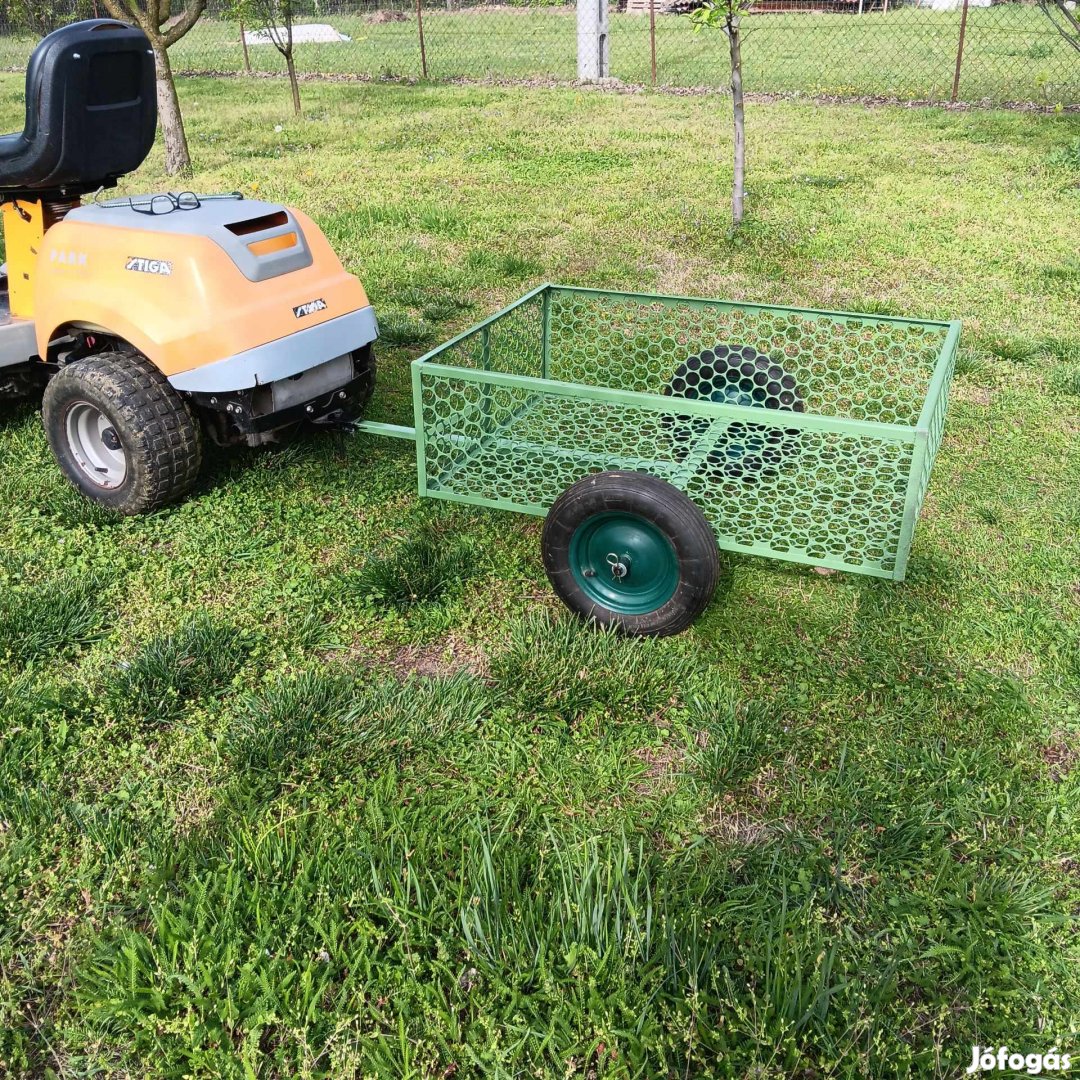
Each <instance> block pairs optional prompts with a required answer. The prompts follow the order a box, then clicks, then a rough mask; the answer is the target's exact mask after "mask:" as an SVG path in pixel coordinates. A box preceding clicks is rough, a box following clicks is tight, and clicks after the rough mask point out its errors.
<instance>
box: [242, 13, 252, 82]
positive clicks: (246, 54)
mask: <svg viewBox="0 0 1080 1080" xmlns="http://www.w3.org/2000/svg"><path fill="white" fill-rule="evenodd" d="M240 47H241V48H242V49H243V50H244V74H245V75H250V74H251V53H249V52H248V43H247V35H246V34H245V33H244V24H243V23H241V24H240Z"/></svg>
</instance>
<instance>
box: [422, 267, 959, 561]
mask: <svg viewBox="0 0 1080 1080" xmlns="http://www.w3.org/2000/svg"><path fill="white" fill-rule="evenodd" d="M957 333H958V327H956V326H954V325H953V324H948V323H926V322H912V321H907V320H902V319H894V318H889V317H884V316H871V315H847V314H832V313H823V312H810V311H797V310H793V309H782V308H775V307H759V306H752V305H738V304H727V303H722V302H718V301H700V300H686V299H679V298H664V297H650V296H633V295H626V294H617V293H604V292H596V291H592V290H579V289H567V288H561V287H557V286H547V287H544V288H543V289H540V290H537V291H536V292H534V293H533V294H530V295H529V296H528V297H526V298H524V299H523V300H522V301H520V302H519V303H518V304H516V305H512V306H511V307H510V308H509V309H507V310H506V311H505V312H502V313H500V314H499V315H498V316H495V317H493V318H492V319H490V320H488V321H487V322H485V323H482V324H480V325H479V326H478V327H476V328H475V329H473V330H472V331H469V332H468V333H466V334H465V335H462V337H460V338H458V339H456V340H455V341H453V342H450V343H449V344H448V345H446V346H443V347H442V348H440V349H438V350H435V352H433V353H431V354H429V355H428V356H426V357H424V358H422V359H421V360H419V361H417V362H416V375H417V378H418V382H419V394H418V416H417V427H418V431H419V432H420V439H419V443H418V445H419V452H420V458H421V488H422V490H423V491H424V493H425V494H428V495H433V496H435V497H439V498H447V499H456V500H460V501H465V502H473V503H479V504H482V505H487V506H496V507H501V508H505V509H516V510H523V511H526V512H531V513H540V514H542V513H544V512H545V511H546V510H547V508H548V507H549V506H550V505H551V503H552V502H553V501H554V500H555V499H556V498H557V497H558V496H559V494H560V493H561V492H562V491H563V490H565V488H566V487H568V486H569V485H570V484H572V483H573V482H575V481H576V480H579V479H580V478H581V477H582V476H585V475H587V474H588V473H591V472H599V471H603V470H608V469H631V470H640V471H643V472H649V473H653V474H654V475H656V476H660V477H662V478H663V479H665V480H668V481H670V482H671V483H673V484H675V485H676V486H677V487H679V488H680V489H681V490H683V491H685V492H686V493H687V494H688V495H689V496H690V498H692V499H693V500H694V501H695V502H696V503H697V504H698V506H700V507H701V509H702V510H703V512H704V513H705V515H706V517H707V518H708V519H709V521H710V523H711V524H712V526H713V528H714V531H715V532H716V536H717V541H718V543H719V544H720V546H721V547H723V548H726V549H729V550H736V551H745V552H751V553H754V554H764V555H772V556H775V557H778V558H784V559H791V560H795V561H799V562H809V563H813V564H815V565H821V566H833V567H837V568H841V569H846V570H854V571H859V572H862V573H868V574H874V575H877V576H883V577H896V578H900V577H902V576H903V573H904V568H905V565H906V562H907V554H908V550H909V548H910V544H911V537H912V532H913V528H914V522H915V517H916V516H917V514H918V510H919V507H920V506H921V503H922V500H923V498H924V496H925V491H926V485H927V483H928V479H929V472H930V468H931V466H932V463H933V458H934V455H935V454H936V452H937V449H938V446H939V444H940V440H941V434H942V429H943V424H944V414H945V405H946V401H947V392H948V382H949V378H950V377H951V370H952V365H953V361H954V356H955V348H956V337H957ZM928 401H929V404H928Z"/></svg>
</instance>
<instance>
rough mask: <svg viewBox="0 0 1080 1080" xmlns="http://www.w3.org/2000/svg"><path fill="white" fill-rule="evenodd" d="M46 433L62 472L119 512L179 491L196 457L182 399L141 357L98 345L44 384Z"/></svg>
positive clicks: (192, 425) (189, 481)
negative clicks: (92, 353) (112, 350)
mask: <svg viewBox="0 0 1080 1080" xmlns="http://www.w3.org/2000/svg"><path fill="white" fill-rule="evenodd" d="M41 415H42V419H43V420H44V423H45V434H46V436H47V437H48V440H49V445H50V446H51V447H52V451H53V454H55V455H56V460H57V461H58V462H59V464H60V468H61V469H63V471H64V474H65V475H66V476H67V478H68V479H69V480H70V481H71V482H72V483H73V484H74V485H75V487H77V488H78V489H79V490H80V491H81V492H82V493H83V494H84V495H85V496H86V497H87V498H89V499H92V500H93V501H94V502H97V503H100V504H101V505H102V506H106V507H108V508H109V509H111V510H115V511H116V512H117V513H120V514H144V513H147V512H149V511H151V510H156V509H158V508H159V507H161V506H165V505H167V504H168V503H171V502H176V501H177V500H179V499H181V498H183V497H184V496H185V495H186V494H187V493H188V492H189V491H190V490H191V488H192V486H193V485H194V483H195V478H196V477H197V476H198V473H199V466H200V464H201V462H202V433H201V431H200V428H199V424H198V422H197V421H196V419H195V418H194V416H192V414H191V410H190V409H189V408H188V406H187V404H186V403H185V402H184V400H183V398H181V397H180V395H179V394H178V393H177V392H176V391H175V390H174V389H173V388H172V387H171V386H170V385H169V382H168V380H167V379H166V378H165V376H164V375H162V374H161V372H160V371H158V369H157V368H156V367H154V365H153V364H152V363H151V362H150V361H149V360H147V359H146V358H145V357H143V356H140V355H138V354H132V353H126V352H101V353H95V354H94V355H93V356H88V357H85V358H84V359H82V360H78V361H76V362H75V363H72V364H69V365H68V366H67V367H64V368H62V369H61V370H60V371H59V372H57V374H56V375H54V376H53V378H52V379H50V380H49V385H48V386H47V387H46V388H45V396H44V399H43V401H42V408H41Z"/></svg>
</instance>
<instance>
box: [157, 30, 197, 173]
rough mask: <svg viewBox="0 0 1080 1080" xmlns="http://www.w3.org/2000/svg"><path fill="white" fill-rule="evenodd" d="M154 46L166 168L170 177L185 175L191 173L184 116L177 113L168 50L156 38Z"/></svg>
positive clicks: (178, 103) (159, 116) (159, 118)
mask: <svg viewBox="0 0 1080 1080" xmlns="http://www.w3.org/2000/svg"><path fill="white" fill-rule="evenodd" d="M153 46H154V63H155V65H156V66H157V105H158V120H160V121H161V134H162V136H163V137H164V140H165V171H166V172H167V173H168V174H169V175H170V176H177V175H180V176H187V175H188V174H189V173H190V172H191V154H190V153H188V143H187V135H186V133H185V132H184V118H183V117H182V116H181V115H180V101H179V99H178V98H177V96H176V83H175V82H173V73H172V65H171V64H170V63H169V51H168V49H167V48H166V47H165V46H164V45H163V44H162V43H161V42H159V41H154V42H153Z"/></svg>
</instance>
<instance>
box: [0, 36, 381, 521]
mask: <svg viewBox="0 0 1080 1080" xmlns="http://www.w3.org/2000/svg"><path fill="white" fill-rule="evenodd" d="M156 124H157V106H156V98H155V74H154V58H153V54H152V52H151V49H150V43H149V41H148V40H147V38H146V36H145V35H144V34H143V32H142V31H141V30H138V29H136V28H135V27H132V26H128V25H125V24H124V23H119V22H115V21H113V20H109V19H94V20H89V21H86V22H80V23H74V24H72V25H70V26H66V27H64V28H62V29H60V30H57V31H55V32H54V33H52V34H49V35H48V37H46V38H44V39H43V40H42V41H41V43H40V44H39V45H38V47H37V48H36V49H35V51H34V54H33V56H32V57H31V60H30V65H29V67H28V69H27V73H26V126H25V129H24V130H23V131H22V132H21V133H17V134H14V135H7V136H4V137H0V200H2V211H3V222H4V233H5V239H6V248H7V280H6V283H5V284H6V288H5V289H4V291H3V292H2V293H0V398H2V397H21V396H26V395H29V394H36V393H38V392H40V391H41V390H42V389H44V397H43V402H42V417H43V420H44V424H45V430H46V433H47V435H48V439H49V444H50V445H51V447H52V449H53V452H54V454H55V455H56V458H57V460H58V461H59V463H60V466H61V468H62V469H63V471H64V472H65V473H66V475H67V476H68V478H69V479H70V480H71V481H72V483H74V484H75V485H76V487H78V488H79V489H80V490H81V491H82V492H83V493H84V494H86V495H87V496H88V497H89V498H91V499H93V500H95V501H96V502H99V503H101V504H103V505H105V506H108V507H111V508H112V509H114V510H116V511H119V512H121V513H125V514H136V513H142V512H145V511H148V510H153V509H155V508H156V507H159V506H162V505H164V504H166V503H168V502H172V501H175V500H177V499H179V498H181V497H182V496H183V495H184V494H186V493H187V491H188V490H189V489H190V488H191V486H192V484H193V483H194V481H195V478H196V476H197V474H198V471H199V465H200V460H201V455H202V441H203V437H204V434H205V435H206V436H208V437H209V438H210V439H212V440H213V441H214V442H216V443H219V444H222V445H228V444H235V443H243V444H247V445H259V444H261V443H264V442H268V441H272V440H273V439H275V438H276V437H278V436H279V435H280V434H281V433H282V432H283V431H287V430H289V429H292V428H295V427H298V426H300V425H302V424H305V423H311V422H315V423H323V424H329V425H333V424H347V423H348V422H350V421H352V420H353V419H355V418H356V417H357V416H358V415H359V414H360V412H361V410H362V409H363V406H364V405H365V404H366V402H367V400H368V399H369V398H370V396H371V393H372V390H373V389H374V382H375V361H374V356H373V351H372V343H373V342H374V340H375V338H376V336H377V332H378V331H377V326H376V322H375V315H374V313H373V311H372V309H371V306H370V304H369V303H368V299H367V296H366V294H365V292H364V289H363V286H362V285H361V284H360V282H359V281H358V280H357V279H356V278H355V277H353V276H352V275H351V274H348V273H346V272H345V270H344V269H343V268H342V265H341V263H340V261H339V260H338V258H337V256H336V255H335V254H334V252H333V251H332V250H331V248H330V245H329V243H328V242H327V240H326V238H325V237H324V236H323V235H322V233H321V232H320V231H319V229H318V228H317V227H316V226H315V224H314V223H313V222H312V221H311V220H310V219H309V218H307V217H306V216H305V215H303V214H301V213H300V212H298V211H296V210H290V209H288V208H287V207H284V206H279V205H276V204H272V203H266V202H259V201H255V200H251V199H245V198H243V197H241V196H240V195H239V194H231V195H219V196H209V197H207V196H202V197H199V196H196V195H193V194H192V193H190V192H185V193H181V194H178V195H177V194H164V195H156V196H144V197H132V198H116V199H112V200H102V199H101V198H100V192H101V191H102V189H104V188H108V187H113V186H115V184H116V181H117V179H118V178H119V177H121V176H123V175H124V174H125V173H128V172H130V171H132V170H133V169H136V168H138V167H139V165H140V164H142V161H143V159H144V158H145V157H146V155H147V153H148V152H149V150H150V147H151V146H152V145H153V141H154V132H155V127H156ZM90 193H98V197H96V198H95V199H94V200H92V201H90V202H88V203H87V204H85V205H84V204H83V203H82V197H83V196H84V195H88V194H90Z"/></svg>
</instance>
